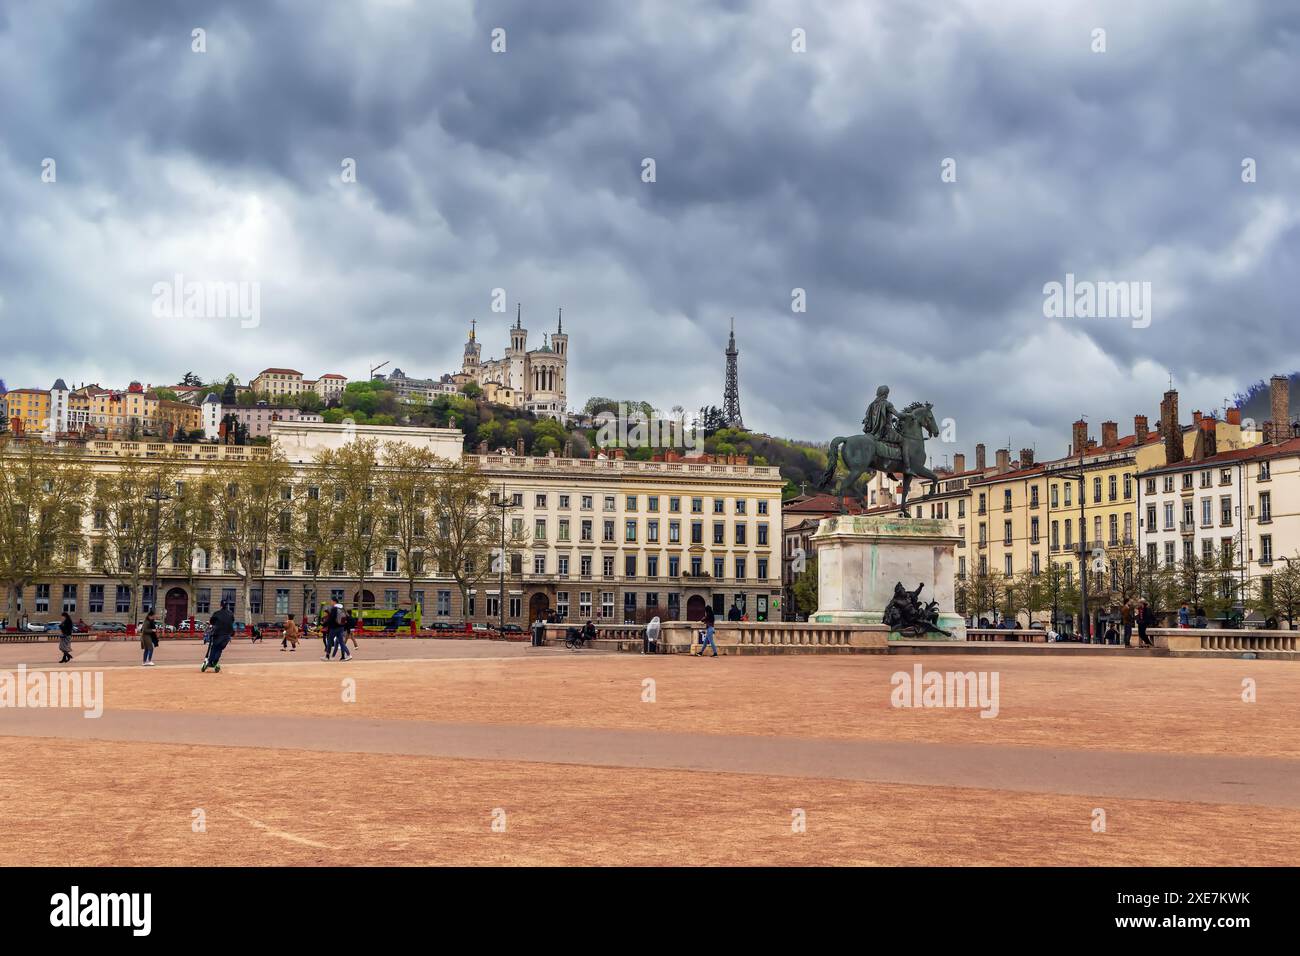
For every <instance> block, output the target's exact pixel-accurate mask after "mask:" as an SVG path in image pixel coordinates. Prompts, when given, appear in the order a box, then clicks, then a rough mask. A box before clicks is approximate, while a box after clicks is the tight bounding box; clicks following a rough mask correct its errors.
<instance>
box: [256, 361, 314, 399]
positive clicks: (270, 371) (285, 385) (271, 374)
mask: <svg viewBox="0 0 1300 956" xmlns="http://www.w3.org/2000/svg"><path fill="white" fill-rule="evenodd" d="M318 381H319V380H318ZM249 385H250V387H251V388H252V389H253V391H254V392H255V393H256V394H258V395H267V396H270V397H271V398H282V397H287V396H292V395H300V394H302V392H303V391H304V390H305V386H304V383H303V378H302V372H299V371H298V370H297V369H292V368H264V369H262V371H260V372H258V373H257V377H256V378H254V379H253V381H252V382H250V383H249Z"/></svg>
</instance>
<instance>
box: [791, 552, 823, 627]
mask: <svg viewBox="0 0 1300 956" xmlns="http://www.w3.org/2000/svg"><path fill="white" fill-rule="evenodd" d="M790 594H791V597H793V598H794V604H795V607H794V610H795V611H796V612H797V613H799V614H804V615H808V614H812V613H813V611H815V610H817V558H816V557H808V558H807V559H806V560H805V564H804V569H803V570H802V571H800V572H799V573H798V574H797V575H796V576H795V579H794V584H793V585H791V588H790Z"/></svg>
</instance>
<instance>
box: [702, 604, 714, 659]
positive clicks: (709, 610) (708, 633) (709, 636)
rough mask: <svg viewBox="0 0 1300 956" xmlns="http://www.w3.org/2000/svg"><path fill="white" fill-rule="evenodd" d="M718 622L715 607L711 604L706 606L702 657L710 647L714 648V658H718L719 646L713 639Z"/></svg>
mask: <svg viewBox="0 0 1300 956" xmlns="http://www.w3.org/2000/svg"><path fill="white" fill-rule="evenodd" d="M716 620H717V618H716V617H715V616H714V614H713V606H712V605H709V604H706V605H704V641H703V642H702V643H701V644H700V656H701V657H703V656H704V652H705V651H706V650H708V649H709V648H710V647H712V648H713V656H714V657H717V656H718V644H717V642H716V641H715V640H714V639H713V625H714V622H715V621H716Z"/></svg>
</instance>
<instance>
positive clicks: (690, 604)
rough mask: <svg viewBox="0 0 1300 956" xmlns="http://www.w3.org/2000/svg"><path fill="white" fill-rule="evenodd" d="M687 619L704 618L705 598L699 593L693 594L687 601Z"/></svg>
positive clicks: (696, 619)
mask: <svg viewBox="0 0 1300 956" xmlns="http://www.w3.org/2000/svg"><path fill="white" fill-rule="evenodd" d="M686 620H688V621H702V620H704V598H702V597H700V596H699V595H698V594H692V595H691V597H690V599H689V600H688V601H687V602H686Z"/></svg>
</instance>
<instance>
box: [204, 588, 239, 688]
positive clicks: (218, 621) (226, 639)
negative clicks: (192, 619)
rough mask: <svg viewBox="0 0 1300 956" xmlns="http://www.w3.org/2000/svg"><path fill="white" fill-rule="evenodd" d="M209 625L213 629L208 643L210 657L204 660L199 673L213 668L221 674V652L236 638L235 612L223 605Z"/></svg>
mask: <svg viewBox="0 0 1300 956" xmlns="http://www.w3.org/2000/svg"><path fill="white" fill-rule="evenodd" d="M208 623H209V624H210V625H211V628H212V630H211V631H210V634H211V637H210V639H209V641H208V656H207V657H206V658H204V660H203V664H202V666H200V667H199V671H200V672H202V671H206V670H207V669H208V668H209V667H211V668H212V669H213V670H214V671H216V672H217V673H221V652H222V651H224V650H225V649H226V645H227V644H229V643H230V641H231V639H232V638H233V637H234V636H235V615H234V612H233V611H231V610H230V607H229V605H226V604H223V605H221V607H220V608H219V609H218V610H217V613H216V614H213V615H212V619H211V620H210V621H208Z"/></svg>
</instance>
